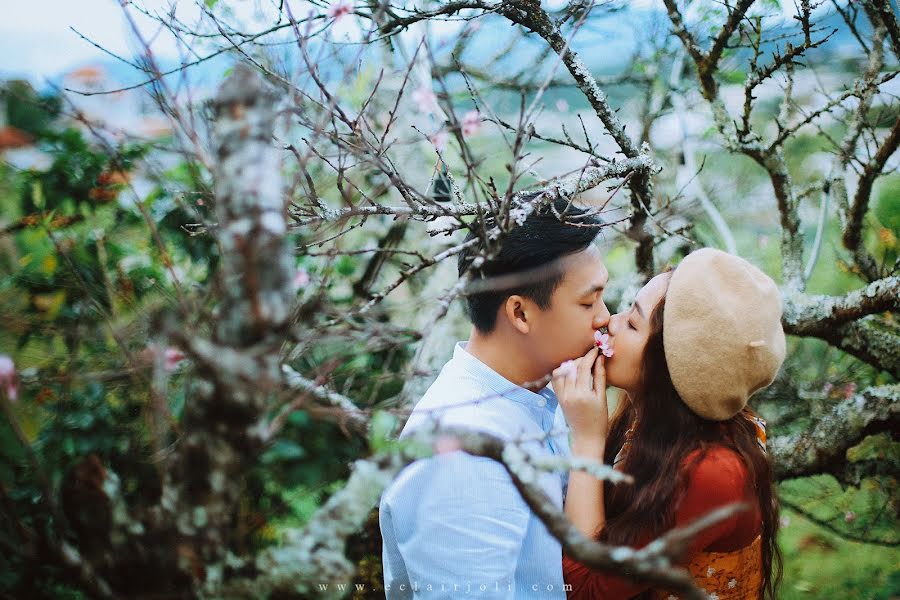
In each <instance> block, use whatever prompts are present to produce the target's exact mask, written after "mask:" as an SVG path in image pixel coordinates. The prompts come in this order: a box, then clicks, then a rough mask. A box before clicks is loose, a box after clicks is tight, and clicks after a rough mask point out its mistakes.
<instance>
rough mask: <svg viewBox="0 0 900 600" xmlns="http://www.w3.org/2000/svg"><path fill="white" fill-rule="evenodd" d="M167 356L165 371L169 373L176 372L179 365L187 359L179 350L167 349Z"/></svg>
mask: <svg viewBox="0 0 900 600" xmlns="http://www.w3.org/2000/svg"><path fill="white" fill-rule="evenodd" d="M164 356H165V369H166V371H168V372H169V373H171V372H172V371H174V370H175V369H176V368H177V367H178V363H180V362H181V361H183V360H184V359H185V358H186V357H185V355H184V352H182V351H181V350H179V349H178V348H171V347H170V348H166V351H165V353H164Z"/></svg>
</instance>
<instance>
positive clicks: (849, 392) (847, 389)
mask: <svg viewBox="0 0 900 600" xmlns="http://www.w3.org/2000/svg"><path fill="white" fill-rule="evenodd" d="M855 394H856V384H855V383H852V382H851V383H848V384H847V385H845V386H844V400H849V399H850V398H852V397H853V396H854V395H855Z"/></svg>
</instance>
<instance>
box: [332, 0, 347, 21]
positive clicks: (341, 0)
mask: <svg viewBox="0 0 900 600" xmlns="http://www.w3.org/2000/svg"><path fill="white" fill-rule="evenodd" d="M350 14H353V5H352V4H351V3H350V2H347V1H346V0H338V1H337V2H334V3H333V4H332V5H331V6H329V7H328V16H329V17H331V18H332V19H334V20H335V22H337V21H340V20H341V19H343V18H344V17H346V16H347V15H350Z"/></svg>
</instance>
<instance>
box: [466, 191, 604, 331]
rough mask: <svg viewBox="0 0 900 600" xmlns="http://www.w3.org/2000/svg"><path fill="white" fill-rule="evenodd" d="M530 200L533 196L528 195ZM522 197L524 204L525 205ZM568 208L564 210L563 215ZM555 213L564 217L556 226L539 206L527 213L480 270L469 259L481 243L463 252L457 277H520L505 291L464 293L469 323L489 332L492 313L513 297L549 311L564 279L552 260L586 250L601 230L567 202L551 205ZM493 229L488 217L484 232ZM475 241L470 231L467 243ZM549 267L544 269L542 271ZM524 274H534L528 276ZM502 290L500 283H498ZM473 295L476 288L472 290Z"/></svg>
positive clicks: (479, 251) (494, 320) (550, 214)
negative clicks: (467, 272) (528, 299)
mask: <svg viewBox="0 0 900 600" xmlns="http://www.w3.org/2000/svg"><path fill="white" fill-rule="evenodd" d="M532 198H534V196H532ZM529 199H530V198H526V199H525V200H526V201H527V200H529ZM566 207H568V210H566ZM554 208H555V211H556V213H558V214H563V212H564V211H565V214H564V217H563V219H564V221H565V222H563V221H560V219H559V217H557V216H556V214H555V213H554V211H553V210H551V208H550V206H543V207H542V208H541V209H540V210H537V211H535V212H533V213H531V214H530V215H529V216H528V218H527V219H525V222H524V223H522V224H521V225H519V226H518V227H514V228H513V229H512V230H511V231H508V232H507V233H506V235H504V236H503V237H502V239H501V241H500V250H499V252H497V254H496V256H494V257H493V258H492V259H491V260H489V261H485V262H484V264H482V265H481V266H480V267H478V268H475V267H472V266H471V265H472V261H473V260H474V258H475V257H476V256H478V255H480V254H483V252H484V246H483V242H479V243H477V244H474V245H472V246H469V247H468V248H466V250H465V251H464V252H462V253H460V255H459V258H458V269H459V275H460V276H462V275H463V274H464V273H465V272H466V271H467V270H469V269H472V277H473V281H475V282H477V281H478V280H479V279H481V278H496V277H503V276H509V275H516V274H522V277H521V278H520V279H518V281H514V282H512V283H511V285H510V286H509V287H503V288H502V289H498V288H497V287H496V286H491V288H490V289H488V290H486V291H471V292H469V293H467V294H466V296H465V301H466V313H467V314H468V315H469V320H471V321H472V324H473V325H474V326H475V327H476V329H478V330H479V331H481V332H483V333H490V332H491V331H493V330H494V327H495V326H496V325H497V311H498V310H499V309H500V306H501V305H502V304H503V303H504V302H506V299H507V298H509V297H510V296H512V295H519V296H524V297H526V298H530V299H531V300H534V302H536V303H537V305H538V306H539V307H540V308H541V309H546V308H547V307H549V306H550V299H551V297H552V296H553V292H554V291H555V290H556V288H557V286H558V285H559V284H560V282H561V281H562V279H563V276H564V275H565V271H564V270H563V269H561V268H553V267H554V266H555V265H557V264H558V263H557V261H558V260H560V259H561V258H563V257H565V256H568V255H570V254H575V253H577V252H581V251H582V250H584V249H585V248H587V247H588V246H589V245H590V244H591V242H593V241H594V238H596V237H597V234H598V233H599V231H600V228H599V225H600V224H601V223H602V221H601V220H600V219H599V218H597V217H596V216H593V215H588V214H586V213H587V212H588V211H586V210H583V209H579V208H576V207H574V206H569V203H568V201H566V200H556V201H555V202H554ZM495 226H496V223H495V222H494V220H493V218H489V219H486V220H485V229H486V230H487V231H490V230H491V229H492V228H494V227H495ZM475 237H476V234H475V233H474V232H473V231H470V232H469V234H468V235H467V236H466V241H469V240H472V239H474V238H475ZM541 267H548V268H541ZM529 271H536V272H534V273H529ZM501 285H502V284H501ZM476 290H477V287H476Z"/></svg>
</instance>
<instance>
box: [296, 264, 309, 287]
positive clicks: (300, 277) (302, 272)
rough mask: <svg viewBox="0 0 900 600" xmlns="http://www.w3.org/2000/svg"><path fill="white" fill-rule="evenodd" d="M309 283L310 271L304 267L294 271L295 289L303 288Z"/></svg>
mask: <svg viewBox="0 0 900 600" xmlns="http://www.w3.org/2000/svg"><path fill="white" fill-rule="evenodd" d="M307 285H309V273H308V272H307V271H306V269H304V268H303V267H300V268H298V269H297V272H296V273H294V289H295V290H301V289H303V288H305V287H306V286H307Z"/></svg>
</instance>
